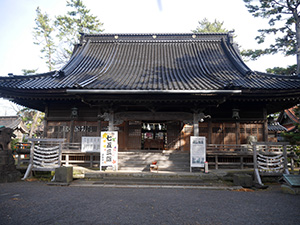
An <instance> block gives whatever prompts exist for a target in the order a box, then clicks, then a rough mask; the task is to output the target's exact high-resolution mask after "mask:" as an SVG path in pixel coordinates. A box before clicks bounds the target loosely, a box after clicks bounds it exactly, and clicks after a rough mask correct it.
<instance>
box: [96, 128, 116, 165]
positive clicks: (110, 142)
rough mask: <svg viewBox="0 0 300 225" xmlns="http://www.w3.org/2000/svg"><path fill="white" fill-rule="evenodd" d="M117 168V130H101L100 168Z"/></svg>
mask: <svg viewBox="0 0 300 225" xmlns="http://www.w3.org/2000/svg"><path fill="white" fill-rule="evenodd" d="M103 166H105V167H113V169H114V170H118V132H116V131H103V132H101V151H100V170H102V167H103Z"/></svg>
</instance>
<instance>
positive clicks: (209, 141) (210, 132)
mask: <svg viewBox="0 0 300 225" xmlns="http://www.w3.org/2000/svg"><path fill="white" fill-rule="evenodd" d="M211 136H212V122H211V119H209V121H208V140H207V143H208V144H211Z"/></svg>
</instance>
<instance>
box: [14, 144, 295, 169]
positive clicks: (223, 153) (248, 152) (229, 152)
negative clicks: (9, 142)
mask: <svg viewBox="0 0 300 225" xmlns="http://www.w3.org/2000/svg"><path fill="white" fill-rule="evenodd" d="M277 146H278V144H277ZM29 149H30V146H29ZM252 150H253V146H252V145H220V144H208V145H207V150H206V158H207V162H208V164H209V168H210V169H246V168H253V165H254V164H253V151H252ZM154 151H155V152H157V153H163V152H165V151H164V150H151V152H154ZM168 151H169V152H170V151H172V150H168ZM291 151H292V146H287V152H288V156H289V155H291V154H289V152H291ZM17 152H18V156H17V158H18V160H17V161H18V166H20V164H21V163H22V159H21V158H20V155H22V154H23V155H26V154H28V153H29V152H28V153H27V152H26V149H20V150H17ZM135 152H139V153H145V154H146V153H147V152H148V151H147V150H138V151H135ZM173 152H174V154H176V152H178V153H180V154H182V153H185V152H182V151H178V150H173ZM120 153H122V151H120ZM186 154H187V155H189V152H188V151H186ZM119 157H122V154H119ZM187 158H188V157H187ZM291 162H293V160H291ZM99 163H100V154H99V153H96V152H88V153H85V152H81V144H80V143H64V144H63V147H62V164H63V165H80V166H84V167H98V166H99ZM187 164H189V161H187ZM292 167H293V165H292Z"/></svg>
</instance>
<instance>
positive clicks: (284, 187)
mask: <svg viewBox="0 0 300 225" xmlns="http://www.w3.org/2000/svg"><path fill="white" fill-rule="evenodd" d="M281 191H282V192H283V193H286V194H292V195H300V188H299V187H291V186H288V185H286V184H283V185H281Z"/></svg>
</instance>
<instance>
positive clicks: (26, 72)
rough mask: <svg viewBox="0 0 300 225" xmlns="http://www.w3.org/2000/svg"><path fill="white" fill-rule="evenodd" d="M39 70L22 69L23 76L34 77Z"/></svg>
mask: <svg viewBox="0 0 300 225" xmlns="http://www.w3.org/2000/svg"><path fill="white" fill-rule="evenodd" d="M36 71H37V69H29V70H28V69H22V72H23V75H25V76H26V75H32V74H35V73H36Z"/></svg>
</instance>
